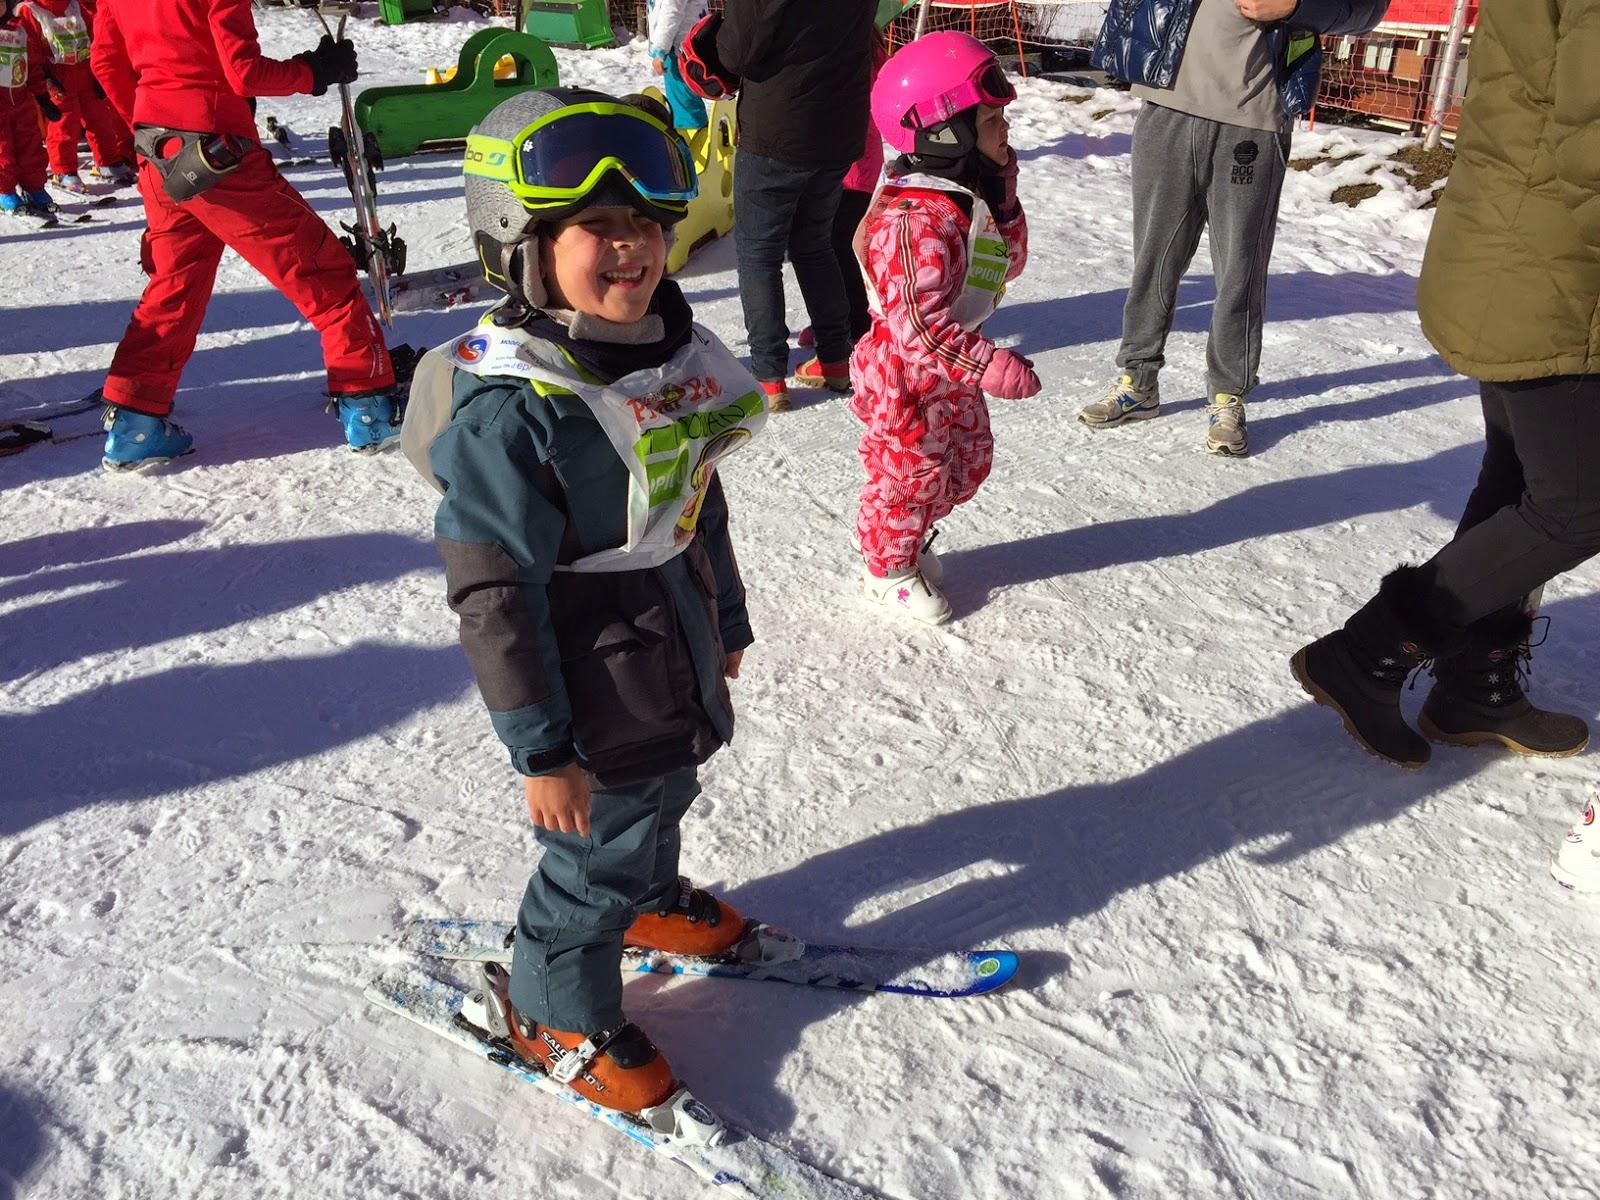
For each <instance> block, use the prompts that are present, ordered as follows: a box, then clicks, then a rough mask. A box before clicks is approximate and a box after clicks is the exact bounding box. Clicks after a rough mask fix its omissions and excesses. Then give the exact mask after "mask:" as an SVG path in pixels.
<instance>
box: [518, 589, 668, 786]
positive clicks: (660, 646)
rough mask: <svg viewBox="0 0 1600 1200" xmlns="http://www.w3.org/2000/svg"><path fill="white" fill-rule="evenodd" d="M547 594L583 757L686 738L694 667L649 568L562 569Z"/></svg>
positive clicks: (591, 758) (593, 758) (593, 760)
mask: <svg viewBox="0 0 1600 1200" xmlns="http://www.w3.org/2000/svg"><path fill="white" fill-rule="evenodd" d="M549 594H550V599H551V608H552V615H553V616H554V618H555V619H554V625H555V628H556V630H557V631H558V632H557V643H558V645H559V647H560V650H561V675H562V678H563V680H564V681H565V683H566V688H567V698H568V700H569V702H570V703H571V707H572V735H573V741H574V743H575V744H576V746H577V749H578V752H579V754H580V755H581V756H582V757H583V759H584V760H585V762H586V763H591V764H597V763H598V762H599V760H603V759H604V758H605V757H606V756H607V755H610V754H612V753H614V752H616V751H618V750H621V749H624V748H626V747H632V746H638V745H640V744H642V743H650V742H661V741H663V740H670V739H672V738H675V737H681V738H683V739H684V740H685V741H686V742H687V741H688V740H689V739H691V738H692V737H693V734H694V727H695V721H694V719H693V715H692V709H691V707H690V706H691V705H692V704H693V701H692V699H691V697H692V696H693V695H694V687H695V677H694V667H693V664H692V663H691V662H690V660H689V654H688V649H687V647H686V646H684V644H683V638H682V635H681V634H680V632H679V630H678V627H677V620H676V617H675V614H674V613H673V610H672V602H671V600H670V599H669V598H668V597H667V595H666V592H665V591H664V590H663V589H662V587H661V585H660V583H659V582H658V581H657V580H656V579H655V578H653V573H652V572H649V571H629V572H608V573H603V574H586V573H572V574H561V575H557V576H556V578H555V579H553V580H552V581H551V584H550V586H549ZM597 769H598V768H597Z"/></svg>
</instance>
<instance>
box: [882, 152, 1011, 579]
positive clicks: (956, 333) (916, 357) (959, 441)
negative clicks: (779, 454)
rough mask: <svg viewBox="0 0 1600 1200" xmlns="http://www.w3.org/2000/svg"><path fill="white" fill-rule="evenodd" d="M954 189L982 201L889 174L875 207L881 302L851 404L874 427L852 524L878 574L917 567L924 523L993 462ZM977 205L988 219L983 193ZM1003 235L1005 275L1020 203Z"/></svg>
mask: <svg viewBox="0 0 1600 1200" xmlns="http://www.w3.org/2000/svg"><path fill="white" fill-rule="evenodd" d="M921 178H926V177H921ZM958 196H959V197H960V198H961V200H962V201H963V202H966V201H972V200H973V199H974V198H973V197H972V196H971V193H968V192H966V191H965V189H962V188H959V187H958V186H957V185H955V184H949V183H944V182H942V181H940V182H939V187H938V188H937V189H935V188H933V187H925V186H904V185H900V184H896V183H894V182H891V183H888V184H886V185H885V186H884V188H883V190H882V191H881V192H880V193H879V194H878V197H877V199H876V200H875V201H874V203H873V206H872V210H871V211H870V212H869V213H868V215H867V230H866V244H865V248H864V255H863V262H864V267H865V270H866V274H867V280H868V282H869V283H870V284H871V286H872V289H873V291H874V292H875V294H876V297H877V300H876V303H875V304H874V306H873V313H872V328H871V329H870V330H869V331H868V333H867V335H866V336H865V337H864V338H862V339H861V341H860V342H858V343H857V344H856V349H855V353H854V354H853V355H852V356H851V359H850V381H851V383H852V384H853V385H854V388H855V394H854V396H853V397H852V398H851V401H850V411H851V412H853V413H855V415H856V416H857V417H859V418H860V419H861V420H862V421H863V422H865V424H866V426H867V431H866V433H865V434H864V435H863V436H862V438H861V448H860V454H861V462H862V465H863V466H865V467H866V469H867V483H866V486H865V487H863V488H862V489H861V510H860V512H859V513H858V515H857V517H856V530H857V532H858V534H859V535H860V538H861V553H862V555H863V557H864V558H865V559H866V562H867V567H868V568H869V569H870V570H871V571H872V572H873V573H874V574H876V575H894V574H899V573H902V572H905V571H909V570H911V569H912V567H913V566H914V565H915V564H916V561H917V554H918V551H919V550H920V549H921V547H922V543H923V540H924V539H925V538H926V536H927V532H928V530H929V529H930V528H931V527H932V526H933V524H934V523H935V522H937V521H939V520H941V519H943V518H944V517H946V516H949V515H950V513H951V511H952V510H954V508H955V507H956V505H958V504H964V503H966V502H967V501H968V500H970V499H972V497H973V496H974V495H975V494H976V493H977V491H978V487H979V485H980V484H982V483H983V481H984V480H985V479H987V478H988V476H989V467H990V465H991V463H992V462H993V459H994V438H993V437H992V436H991V435H990V433H989V409H988V406H987V403H986V401H985V399H984V395H983V392H982V391H980V390H979V387H978V381H979V380H980V379H981V378H982V377H983V372H984V368H985V367H987V366H988V365H989V360H990V359H991V358H993V357H994V352H995V346H994V343H993V342H991V341H989V340H988V339H987V338H985V337H984V336H983V334H982V333H981V332H980V329H981V324H982V320H981V317H980V319H979V320H978V321H977V322H976V323H974V322H971V321H969V322H968V324H969V325H971V326H972V327H971V328H964V327H963V326H962V325H961V324H960V323H959V322H958V316H957V312H956V310H957V305H958V302H960V303H961V307H962V308H963V309H964V310H969V311H970V308H971V305H972V302H973V296H972V295H971V288H970V287H969V284H968V280H969V267H970V263H969V258H970V255H969V249H968V246H969V239H970V237H971V234H972V219H971V218H970V217H969V216H968V215H967V213H966V211H964V210H963V207H962V204H961V203H958V200H957V197H958ZM975 211H977V212H978V213H979V214H980V216H982V217H984V218H985V219H986V218H987V207H986V206H984V205H982V203H981V202H977V206H976V209H975ZM997 232H998V236H999V237H1000V238H1002V239H1004V250H1005V257H1007V258H1009V260H1010V261H1009V263H1008V264H1006V265H1005V266H1004V275H1005V280H1006V281H1007V282H1009V281H1010V280H1012V279H1015V278H1016V277H1017V276H1018V275H1019V274H1021V273H1022V268H1023V266H1024V265H1025V264H1026V263H1027V259H1028V224H1027V219H1026V218H1025V217H1024V216H1023V215H1022V213H1021V212H1020V210H1019V212H1018V214H1017V216H1016V218H1015V219H1014V220H1011V221H1008V222H1006V223H1004V224H1002V225H999V226H998V228H997ZM993 283H994V285H995V286H993V287H992V288H991V289H990V290H991V291H993V293H994V296H993V302H998V292H999V287H998V283H999V281H998V280H995V281H993ZM964 291H966V292H967V293H968V295H967V296H966V297H965V298H964V297H963V292H964ZM988 308H989V310H990V311H992V308H993V303H990V304H989V305H988ZM984 315H987V314H986V313H985V314H984Z"/></svg>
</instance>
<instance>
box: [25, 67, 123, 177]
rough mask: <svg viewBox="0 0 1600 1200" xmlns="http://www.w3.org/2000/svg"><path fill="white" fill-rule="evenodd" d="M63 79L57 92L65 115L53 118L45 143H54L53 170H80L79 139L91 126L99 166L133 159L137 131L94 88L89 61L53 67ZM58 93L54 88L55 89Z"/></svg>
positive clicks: (91, 141) (70, 172)
mask: <svg viewBox="0 0 1600 1200" xmlns="http://www.w3.org/2000/svg"><path fill="white" fill-rule="evenodd" d="M50 70H51V73H52V74H54V75H55V77H56V79H57V80H58V81H60V83H61V91H60V92H59V93H55V96H56V104H57V105H58V106H59V107H60V109H61V119H60V120H59V121H51V122H50V128H49V132H48V133H47V134H46V136H45V143H46V145H48V146H49V147H50V170H51V171H53V172H54V173H55V174H57V175H76V174H77V172H78V139H79V138H80V137H82V136H83V134H84V132H85V131H86V130H87V132H88V134H89V149H90V150H91V151H92V152H93V154H94V162H95V166H97V167H108V166H110V165H111V164H113V163H131V162H132V161H133V134H132V133H131V132H129V130H128V127H127V126H126V125H124V124H123V123H122V118H121V117H119V116H117V114H116V112H115V111H114V110H113V109H112V107H111V105H109V104H108V103H106V101H105V99H104V98H103V97H101V96H100V95H99V94H98V93H96V92H95V90H94V75H93V74H91V73H90V71H89V66H88V64H87V63H74V64H72V65H71V66H65V65H63V64H61V63H57V64H56V65H54V66H53V67H51V68H50ZM52 92H53V93H54V89H52Z"/></svg>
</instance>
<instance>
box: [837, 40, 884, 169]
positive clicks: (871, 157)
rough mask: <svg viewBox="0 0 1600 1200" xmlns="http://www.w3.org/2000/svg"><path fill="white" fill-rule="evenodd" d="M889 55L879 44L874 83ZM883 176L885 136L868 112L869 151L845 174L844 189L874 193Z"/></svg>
mask: <svg viewBox="0 0 1600 1200" xmlns="http://www.w3.org/2000/svg"><path fill="white" fill-rule="evenodd" d="M888 61H889V59H888V55H887V53H886V51H885V50H884V48H883V43H882V42H878V43H877V49H876V50H875V51H874V53H873V55H872V81H873V82H874V83H876V82H877V81H878V72H879V71H880V70H881V69H882V68H883V64H884V63H886V62H888ZM882 174H883V135H882V134H880V133H879V132H878V127H877V125H875V124H874V123H873V120H872V112H871V110H870V109H869V110H868V112H867V149H866V151H865V152H864V153H863V154H862V155H861V157H860V158H858V159H856V161H855V165H854V166H853V167H851V168H850V169H849V170H848V171H846V172H845V174H844V188H845V191H847V192H872V191H876V190H877V187H878V177H879V176H880V175H882Z"/></svg>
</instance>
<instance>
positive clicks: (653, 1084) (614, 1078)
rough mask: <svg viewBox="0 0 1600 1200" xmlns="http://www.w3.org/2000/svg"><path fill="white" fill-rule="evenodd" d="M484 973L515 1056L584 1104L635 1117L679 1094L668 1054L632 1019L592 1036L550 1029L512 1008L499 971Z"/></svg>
mask: <svg viewBox="0 0 1600 1200" xmlns="http://www.w3.org/2000/svg"><path fill="white" fill-rule="evenodd" d="M486 975H487V976H488V981H489V985H490V986H491V987H492V988H493V989H494V992H495V999H496V1000H498V1001H499V1008H500V1012H501V1013H502V1014H503V1019H504V1021H505V1025H506V1030H505V1033H506V1037H507V1040H509V1041H510V1043H511V1049H512V1050H513V1051H515V1052H516V1055H517V1057H518V1058H520V1059H522V1060H523V1061H524V1062H526V1063H530V1064H532V1065H533V1066H536V1067H539V1068H540V1069H541V1070H543V1071H544V1072H545V1074H547V1075H549V1076H550V1078H551V1079H553V1080H555V1081H556V1082H557V1083H564V1084H566V1085H567V1086H568V1087H570V1088H571V1089H572V1090H573V1091H575V1092H577V1093H578V1095H580V1096H582V1097H583V1098H584V1099H585V1100H593V1101H594V1102H595V1103H596V1104H598V1105H600V1106H601V1107H602V1108H614V1109H616V1110H617V1111H618V1112H626V1113H634V1114H635V1115H637V1114H640V1113H643V1112H644V1111H645V1110H646V1109H650V1108H654V1107H655V1106H656V1105H658V1104H662V1103H664V1102H665V1101H667V1100H670V1099H671V1098H672V1096H673V1093H675V1092H676V1091H677V1090H678V1083H677V1080H675V1079H673V1077H672V1068H671V1067H669V1066H668V1065H667V1060H666V1056H665V1055H663V1054H662V1053H661V1051H660V1050H658V1049H656V1044H655V1043H654V1042H652V1041H651V1040H650V1039H649V1037H647V1036H646V1035H645V1032H644V1030H642V1029H640V1028H639V1027H638V1026H637V1025H635V1024H634V1023H633V1022H632V1021H628V1022H626V1023H625V1024H622V1025H619V1026H618V1027H617V1028H616V1029H605V1030H600V1031H598V1032H595V1033H590V1034H582V1033H569V1032H567V1031H565V1030H561V1029H551V1028H550V1027H549V1026H547V1025H540V1024H538V1023H537V1022H534V1021H529V1020H527V1019H526V1018H525V1017H523V1016H521V1015H519V1014H518V1012H517V1010H516V1009H515V1008H513V1007H512V1005H511V1000H510V998H509V996H507V994H506V986H507V984H508V982H509V979H508V977H507V976H506V974H505V972H504V970H503V969H502V970H500V971H498V972H494V973H489V972H486Z"/></svg>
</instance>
